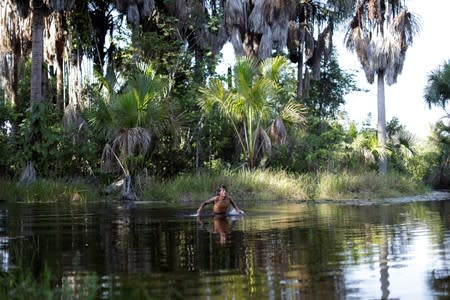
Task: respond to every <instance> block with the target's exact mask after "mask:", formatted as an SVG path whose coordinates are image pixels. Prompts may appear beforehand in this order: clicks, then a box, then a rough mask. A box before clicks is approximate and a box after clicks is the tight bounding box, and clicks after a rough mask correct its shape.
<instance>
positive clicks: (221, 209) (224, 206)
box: [197, 185, 244, 216]
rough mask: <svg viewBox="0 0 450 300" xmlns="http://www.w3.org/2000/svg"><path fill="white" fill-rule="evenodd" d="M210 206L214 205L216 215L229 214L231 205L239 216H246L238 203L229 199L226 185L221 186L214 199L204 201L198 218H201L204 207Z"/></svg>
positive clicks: (198, 211)
mask: <svg viewBox="0 0 450 300" xmlns="http://www.w3.org/2000/svg"><path fill="white" fill-rule="evenodd" d="M208 204H213V213H214V215H226V214H227V213H228V208H229V207H230V204H231V205H232V206H233V208H234V209H235V210H236V212H237V213H238V214H244V211H242V210H240V209H239V207H238V206H237V205H236V203H235V202H234V201H233V199H231V197H228V194H227V188H226V187H225V186H224V185H221V186H219V187H218V188H217V190H216V196H214V197H212V198H211V199H209V200H206V201H204V202H203V203H202V204H201V205H200V207H199V208H198V209H197V216H200V212H201V211H202V209H203V207H205V206H206V205H208Z"/></svg>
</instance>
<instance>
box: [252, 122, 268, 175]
mask: <svg viewBox="0 0 450 300" xmlns="http://www.w3.org/2000/svg"><path fill="white" fill-rule="evenodd" d="M254 136H255V143H254V147H255V149H254V156H253V165H254V166H257V165H259V164H260V163H261V162H262V161H264V158H265V157H269V156H270V155H271V154H272V143H271V142H270V137H269V135H268V134H267V132H266V131H265V130H264V128H262V127H261V126H259V127H258V128H257V129H256V131H255V133H254Z"/></svg>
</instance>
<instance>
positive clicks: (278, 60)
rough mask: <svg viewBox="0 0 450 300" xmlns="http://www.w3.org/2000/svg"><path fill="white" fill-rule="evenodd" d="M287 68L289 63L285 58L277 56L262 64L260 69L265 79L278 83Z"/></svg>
mask: <svg viewBox="0 0 450 300" xmlns="http://www.w3.org/2000/svg"><path fill="white" fill-rule="evenodd" d="M287 66H288V61H287V59H286V58H285V57H284V56H276V57H273V58H268V59H266V60H264V61H263V62H261V64H260V67H259V68H260V72H261V74H262V76H263V77H266V78H269V79H271V80H273V81H275V82H278V81H279V79H280V76H281V74H282V72H283V71H284V69H285V68H286V67H287Z"/></svg>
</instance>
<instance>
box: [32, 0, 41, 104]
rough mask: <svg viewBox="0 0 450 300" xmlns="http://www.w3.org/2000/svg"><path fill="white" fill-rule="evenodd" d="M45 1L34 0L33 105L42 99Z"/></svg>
mask: <svg viewBox="0 0 450 300" xmlns="http://www.w3.org/2000/svg"><path fill="white" fill-rule="evenodd" d="M43 6H44V2H43V1H42V0H33V23H32V24H33V25H32V26H33V28H32V49H31V55H32V56H31V61H32V62H31V105H32V106H33V105H34V104H37V103H40V102H41V101H42V63H43V60H44V13H43Z"/></svg>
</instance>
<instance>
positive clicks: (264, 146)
mask: <svg viewBox="0 0 450 300" xmlns="http://www.w3.org/2000/svg"><path fill="white" fill-rule="evenodd" d="M286 66H287V61H286V59H284V58H283V57H281V56H279V57H275V58H273V59H267V60H265V61H263V62H261V63H260V64H258V63H257V62H256V61H255V60H254V59H252V58H241V59H239V60H238V61H237V63H236V65H235V67H234V74H233V79H234V80H233V86H232V87H228V89H227V88H226V87H225V84H224V82H223V81H222V80H220V79H213V80H211V82H210V84H209V86H208V87H207V88H203V89H202V90H201V92H202V93H203V95H204V97H202V98H201V99H200V101H199V105H200V107H201V108H202V110H203V111H204V112H206V113H209V112H211V111H213V110H215V109H217V110H218V111H219V112H220V114H221V115H223V116H224V117H225V118H226V119H227V120H228V121H229V122H230V123H231V125H232V127H233V130H234V133H235V136H236V138H237V140H238V141H239V145H240V149H241V151H242V154H243V158H244V160H245V162H246V164H247V166H248V167H249V168H250V169H253V168H255V167H258V166H259V165H260V163H261V162H262V161H264V157H266V158H267V156H269V155H270V152H271V141H270V137H269V135H268V133H267V132H266V130H265V129H264V128H265V125H267V122H268V120H269V117H270V116H271V114H273V113H274V110H273V108H274V107H276V105H277V102H278V100H279V99H278V98H279V95H280V92H281V90H280V85H279V78H280V75H281V72H283V69H284V68H285V67H286ZM278 113H279V116H280V118H274V119H275V121H274V122H275V123H278V124H275V125H274V126H272V128H274V129H275V128H276V129H277V130H276V131H275V132H276V133H277V134H278V136H279V135H284V134H285V132H283V130H281V128H284V124H283V121H282V120H283V118H284V119H285V120H289V121H291V122H293V123H296V124H301V123H302V122H303V121H304V116H303V113H302V106H301V105H300V104H298V103H294V102H293V101H290V102H288V103H287V104H286V106H285V107H284V109H283V111H281V112H278ZM280 139H282V137H281V138H280Z"/></svg>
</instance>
